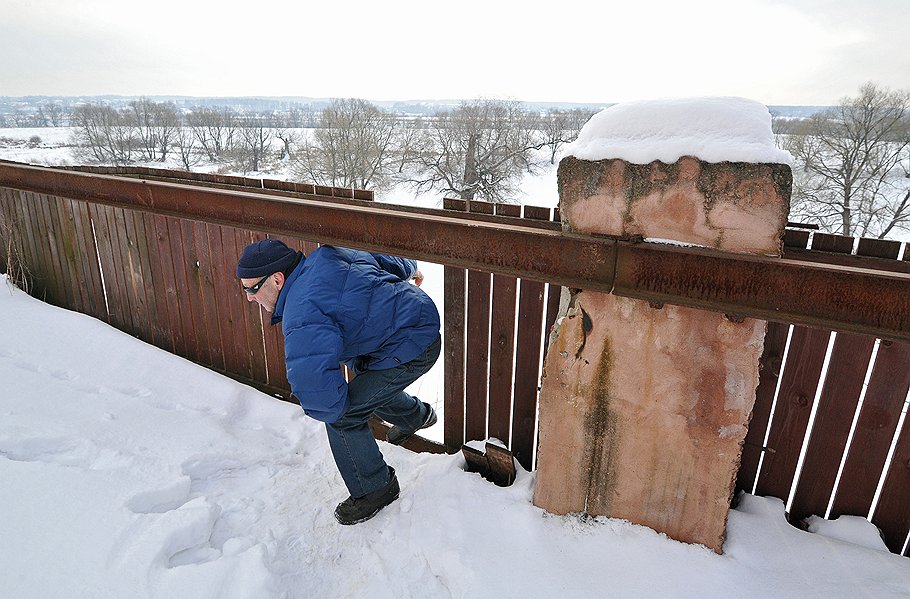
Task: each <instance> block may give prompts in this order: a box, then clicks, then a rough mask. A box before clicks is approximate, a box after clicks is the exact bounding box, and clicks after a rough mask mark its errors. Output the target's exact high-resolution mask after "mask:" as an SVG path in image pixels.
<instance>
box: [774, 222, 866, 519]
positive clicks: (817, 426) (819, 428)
mask: <svg viewBox="0 0 910 599" xmlns="http://www.w3.org/2000/svg"><path fill="white" fill-rule="evenodd" d="M853 243H854V239H853V238H852V237H845V236H843V235H827V234H824V233H817V234H816V235H815V236H814V237H813V239H812V248H813V249H820V250H824V251H829V252H835V253H840V254H850V253H851V251H852V250H853ZM874 346H875V338H874V337H869V336H868V335H853V334H847V333H841V334H838V335H837V337H836V338H835V341H834V346H833V347H832V350H831V359H830V361H829V363H828V372H827V375H826V380H825V382H824V387H823V388H822V392H821V394H820V395H819V404H818V408H817V410H816V418H815V422H814V424H813V427H812V430H811V431H809V433H808V434H809V442H808V444H807V446H806V453H805V458H804V460H803V467H802V472H803V473H805V476H803V475H800V478H799V481H797V486H796V490H795V493H794V495H793V502H792V506H791V509H790V518H791V519H792V520H793V521H794V522H799V521H800V520H802V519H803V518H806V517H808V516H811V515H816V516H822V517H823V516H824V515H825V511H826V510H827V508H828V503H829V502H830V499H831V494H832V493H833V491H834V483H835V481H836V479H837V471H838V470H839V468H840V464H841V461H842V459H843V455H844V451H845V449H846V446H847V438H848V436H849V435H850V426H851V425H852V424H853V416H854V415H855V414H856V406H857V404H858V403H859V396H860V394H861V393H862V388H863V382H864V381H865V378H866V371H867V370H868V369H869V359H870V358H871V357H872V349H873V347H874Z"/></svg>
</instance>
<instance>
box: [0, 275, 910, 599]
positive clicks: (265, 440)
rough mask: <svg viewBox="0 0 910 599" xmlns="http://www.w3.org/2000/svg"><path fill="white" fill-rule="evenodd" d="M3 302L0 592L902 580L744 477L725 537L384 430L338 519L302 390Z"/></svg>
mask: <svg viewBox="0 0 910 599" xmlns="http://www.w3.org/2000/svg"><path fill="white" fill-rule="evenodd" d="M0 314H2V315H3V322H4V326H3V327H2V328H0V381H2V383H3V384H2V389H3V390H2V392H0V480H2V481H3V484H2V485H0V513H2V517H0V539H2V541H0V564H3V567H2V568H0V589H2V591H0V596H3V597H10V598H16V599H28V598H34V599H39V598H40V599H46V598H49V597H67V598H80V597H86V598H88V597H92V598H96V597H111V598H122V597H131V598H143V597H160V598H167V599H171V598H174V597H193V598H194V599H198V598H207V597H210V598H212V599H215V598H218V599H223V598H231V597H245V598H266V597H267V598H272V597H274V598H279V599H284V598H287V599H290V598H304V597H371V598H373V597H378V598H384V597H389V598H393V597H394V598H399V597H417V596H419V597H607V596H609V597H651V596H660V597H700V598H711V597H718V598H720V597H731V596H738V597H826V598H831V597H844V598H855V597H870V598H872V597H874V598H886V597H907V596H910V560H908V559H907V558H903V557H898V556H895V555H892V554H889V553H887V552H886V551H885V550H884V547H883V544H882V542H881V540H880V539H879V538H878V536H877V533H876V531H875V530H874V529H873V528H872V527H871V525H870V524H868V523H867V522H866V521H865V520H861V519H854V518H841V519H840V520H839V521H835V522H831V523H827V524H828V525H827V526H824V527H820V530H819V533H816V534H813V533H809V532H802V531H799V530H797V529H796V528H793V527H792V526H790V525H789V524H787V523H786V521H785V520H784V514H783V511H784V508H783V504H782V503H781V502H780V501H779V500H776V499H765V498H758V497H753V496H750V495H745V496H743V497H742V501H741V502H740V504H739V506H738V507H737V509H734V510H731V511H730V519H729V531H728V538H727V543H726V545H725V547H724V555H722V556H721V555H716V554H714V553H712V552H711V551H709V550H707V549H704V548H703V547H698V546H692V545H685V544H682V543H678V542H676V541H672V540H669V539H667V538H666V537H664V536H662V535H660V534H657V533H655V532H653V531H651V530H650V529H647V528H644V527H640V526H634V525H631V524H629V523H627V522H623V521H620V520H611V519H607V518H583V517H577V516H567V517H556V516H550V515H547V514H545V513H544V512H543V511H541V510H539V509H538V508H535V507H534V506H533V505H532V504H531V495H532V489H533V485H534V476H533V475H532V474H529V473H527V472H520V473H519V476H518V480H517V481H516V483H515V484H514V485H513V486H511V487H509V488H505V489H501V488H498V487H495V486H494V485H492V484H490V483H488V482H486V481H484V480H483V479H481V478H480V477H479V476H478V475H476V474H469V473H466V472H464V471H463V468H464V462H463V460H462V458H461V457H459V456H458V455H455V456H439V455H418V454H413V453H411V452H409V451H407V450H405V449H401V448H398V447H393V446H390V445H388V444H386V443H381V447H382V449H383V451H384V453H385V454H386V456H387V458H388V460H389V462H390V463H391V464H392V465H393V466H394V467H395V468H396V470H397V472H398V476H399V479H400V480H401V484H402V495H401V498H400V499H399V500H398V501H396V502H394V503H393V504H392V505H390V506H389V507H387V508H386V509H385V510H383V511H382V512H380V514H379V515H378V516H377V517H376V518H374V519H373V520H370V521H368V522H365V523H363V524H360V525H357V526H353V527H342V526H339V525H338V524H337V523H336V522H335V519H334V517H333V516H332V510H333V509H334V506H335V504H336V503H337V502H338V501H340V500H341V499H343V498H344V497H343V496H344V495H345V491H344V485H343V484H342V482H341V478H340V477H339V475H338V474H337V472H336V470H335V466H334V464H333V463H332V459H331V456H330V454H329V450H328V444H327V442H326V439H325V432H324V430H323V428H322V427H321V425H319V424H318V423H317V422H315V421H313V420H309V419H307V418H305V417H304V415H303V413H302V411H301V410H300V408H299V407H297V406H294V405H290V404H287V403H283V402H279V401H277V400H274V399H272V398H269V397H268V396H265V395H262V394H260V393H258V392H256V391H254V390H253V389H250V388H248V387H245V386H243V385H240V384H238V383H235V382H234V381H231V380H229V379H227V378H224V377H222V376H220V375H217V374H214V373H212V372H211V371H208V370H206V369H204V368H201V367H199V366H196V365H194V364H192V363H190V362H187V361H185V360H183V359H181V358H178V357H175V356H173V355H171V354H168V353H166V352H163V351H161V350H158V349H156V348H154V347H151V346H149V345H146V344H144V343H142V342H141V341H138V340H136V339H134V338H133V337H130V336H129V335H126V334H124V333H121V332H119V331H117V330H115V329H113V328H111V327H109V326H108V325H106V324H103V323H101V322H99V321H97V320H95V319H93V318H90V317H88V316H84V315H81V314H77V313H74V312H69V311H66V310H62V309H59V308H55V307H52V306H48V305H46V304H43V303H42V302H40V301H38V300H35V299H33V298H31V297H29V296H27V295H25V294H24V293H22V292H20V291H19V290H18V289H15V288H14V287H12V286H10V285H8V284H7V283H6V282H5V279H2V278H0ZM837 537H840V538H841V539H845V540H838V538H837Z"/></svg>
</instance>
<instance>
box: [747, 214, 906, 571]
mask: <svg viewBox="0 0 910 599" xmlns="http://www.w3.org/2000/svg"><path fill="white" fill-rule="evenodd" d="M811 237H812V240H811V246H810V247H811V250H807V249H806V248H807V246H809V239H810V234H809V233H808V232H806V231H795V230H789V231H788V232H787V238H786V240H785V241H786V251H785V255H786V256H787V257H791V258H797V259H806V260H812V261H816V262H827V263H831V264H844V265H865V267H867V268H876V269H878V270H888V271H895V272H910V261H908V259H910V256H908V255H907V254H908V250H907V249H906V248H905V249H904V252H903V253H904V259H903V260H897V258H898V256H899V255H900V252H901V245H902V244H901V243H898V242H894V241H881V240H876V239H859V240H854V239H853V238H852V237H842V236H839V235H828V234H822V233H815V234H813V235H812V236H811ZM854 246H855V248H856V249H855V250H854ZM851 253H852V255H851ZM837 292H838V290H837V289H832V290H831V293H837ZM908 292H910V290H908ZM832 337H833V339H832ZM832 341H833V343H832ZM829 344H830V345H831V347H830V352H829ZM761 365H762V370H761V374H760V378H759V385H758V389H757V395H756V403H755V408H754V410H753V414H752V422H751V424H750V425H749V432H748V435H747V436H746V445H745V446H744V448H743V459H742V464H741V467H740V471H739V475H738V478H737V488H738V489H741V490H745V491H748V492H752V491H753V489H754V491H755V493H756V494H758V495H766V496H774V497H778V498H781V499H783V500H785V501H787V500H789V503H790V505H791V507H790V513H789V516H790V520H791V522H794V523H799V522H800V521H801V520H802V519H803V518H805V517H806V516H809V515H812V514H815V515H819V516H826V515H827V516H828V517H830V518H836V517H838V516H840V515H842V514H849V515H858V516H863V517H867V516H869V517H870V519H871V521H872V522H873V523H874V524H875V525H877V526H878V527H879V528H880V529H881V530H882V533H883V536H884V539H885V542H886V544H887V545H888V548H889V549H891V551H893V552H895V553H901V552H903V554H904V555H908V551H910V548H908V547H907V537H908V532H910V422H906V423H904V425H903V426H902V427H901V428H900V429H899V428H898V425H899V424H900V422H901V420H902V413H905V412H906V410H907V397H908V389H910V344H908V343H906V342H899V341H888V340H878V339H875V338H874V337H870V336H867V335H854V334H849V333H838V334H836V335H832V332H831V331H826V330H822V329H814V328H808V327H802V326H793V327H791V326H789V325H786V324H781V323H774V322H772V323H769V324H768V332H767V335H766V337H765V348H764V353H763V355H762V357H761ZM823 370H825V376H824V378H822V372H823ZM813 415H814V418H813ZM810 421H811V426H810ZM892 451H893V454H892V453H891V452H892ZM889 454H890V462H889ZM762 456H763V457H762ZM759 462H761V464H760V468H759ZM800 462H801V464H800ZM800 465H801V469H798V467H799V466H800ZM877 492H878V493H879V496H878V498H877V502H874V499H875V498H876V493H877ZM829 505H830V510H829ZM873 507H874V510H873V509H872V508H873ZM870 512H871V513H870Z"/></svg>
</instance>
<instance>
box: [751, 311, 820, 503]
mask: <svg viewBox="0 0 910 599" xmlns="http://www.w3.org/2000/svg"><path fill="white" fill-rule="evenodd" d="M830 336H831V332H830V331H825V330H821V329H810V328H807V327H794V328H793V334H792V335H791V337H790V349H789V351H788V354H787V363H786V364H785V365H784V372H783V380H782V381H781V384H780V391H779V393H778V397H777V404H776V406H775V409H774V414H773V415H772V420H771V433H770V436H769V437H768V447H770V448H771V449H772V450H773V451H769V452H767V453H766V454H765V459H764V460H763V461H762V467H761V471H760V472H759V475H758V486H757V488H756V491H757V493H758V494H759V495H770V496H773V497H777V498H779V499H782V500H784V501H786V500H787V498H788V497H789V495H790V487H791V485H792V483H793V475H794V474H795V472H796V465H797V462H798V460H799V455H800V452H801V449H802V445H803V439H804V438H805V435H806V427H807V425H808V424H809V416H810V414H811V412H812V401H813V398H814V397H815V392H816V389H817V388H818V383H819V377H820V375H821V370H822V365H823V363H824V360H825V351H826V349H827V346H828V340H829V338H830Z"/></svg>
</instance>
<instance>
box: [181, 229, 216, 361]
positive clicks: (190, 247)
mask: <svg viewBox="0 0 910 599" xmlns="http://www.w3.org/2000/svg"><path fill="white" fill-rule="evenodd" d="M180 228H181V240H182V243H181V245H182V246H183V247H182V250H183V272H184V276H185V277H186V297H187V298H189V309H190V312H191V315H192V319H193V324H192V326H193V329H192V331H193V336H194V337H195V338H196V342H197V346H196V347H197V354H196V355H197V360H198V361H199V363H201V364H205V365H207V366H211V365H212V364H213V360H212V340H211V338H210V335H209V322H208V317H207V310H206V306H205V299H204V298H203V295H202V288H203V285H204V284H203V282H202V280H201V279H202V272H201V270H202V268H203V265H202V258H201V256H200V255H199V248H200V246H201V243H200V242H199V240H198V239H197V234H198V233H199V230H198V229H197V227H196V224H195V223H193V221H188V220H181V221H180Z"/></svg>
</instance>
